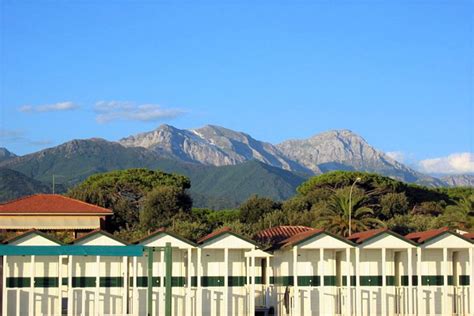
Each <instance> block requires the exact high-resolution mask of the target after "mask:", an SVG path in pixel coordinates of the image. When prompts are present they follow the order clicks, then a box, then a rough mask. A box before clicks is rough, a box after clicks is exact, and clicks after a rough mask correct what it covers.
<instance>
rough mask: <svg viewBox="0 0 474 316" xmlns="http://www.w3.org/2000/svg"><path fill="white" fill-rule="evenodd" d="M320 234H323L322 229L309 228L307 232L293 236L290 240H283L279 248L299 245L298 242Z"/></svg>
mask: <svg viewBox="0 0 474 316" xmlns="http://www.w3.org/2000/svg"><path fill="white" fill-rule="evenodd" d="M322 232H324V229H314V228H311V229H310V230H307V231H304V232H301V233H299V234H296V235H293V236H291V237H290V238H287V239H285V240H284V241H282V242H281V243H280V245H281V248H283V247H288V246H292V245H295V244H297V243H299V242H300V241H303V240H305V239H307V238H310V237H312V236H314V235H317V234H319V233H322Z"/></svg>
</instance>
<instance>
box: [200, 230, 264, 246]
mask: <svg viewBox="0 0 474 316" xmlns="http://www.w3.org/2000/svg"><path fill="white" fill-rule="evenodd" d="M226 234H229V235H232V236H235V237H237V238H240V239H242V240H244V241H246V242H248V243H251V244H253V245H255V246H258V244H257V243H256V242H255V240H252V239H249V238H246V237H244V236H242V235H239V234H237V233H234V232H233V231H232V230H231V229H230V227H222V228H221V229H218V230H216V231H213V232H212V233H210V234H208V235H206V236H204V237H202V238H201V239H199V240H198V241H197V243H198V244H199V245H205V244H207V243H209V242H211V241H212V240H214V239H216V238H219V237H220V236H223V235H226Z"/></svg>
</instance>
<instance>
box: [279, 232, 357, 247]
mask: <svg viewBox="0 0 474 316" xmlns="http://www.w3.org/2000/svg"><path fill="white" fill-rule="evenodd" d="M304 233H307V232H302V233H300V234H304ZM321 234H326V235H328V236H329V237H333V238H335V239H337V240H339V241H342V242H344V243H346V244H348V245H349V246H352V247H355V246H356V244H355V243H354V242H352V241H350V240H347V239H345V238H343V237H341V236H338V235H336V234H333V233H330V232H328V231H325V230H322V231H317V232H315V233H314V234H311V235H309V236H308V237H306V238H304V239H302V240H299V241H297V242H295V243H293V244H290V245H288V246H285V247H283V249H285V248H288V247H290V246H291V247H294V246H297V245H299V244H301V243H304V242H306V241H308V240H311V239H313V238H315V237H318V236H319V235H321ZM295 236H296V235H295Z"/></svg>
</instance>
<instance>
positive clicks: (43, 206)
mask: <svg viewBox="0 0 474 316" xmlns="http://www.w3.org/2000/svg"><path fill="white" fill-rule="evenodd" d="M112 214H113V212H112V211H111V210H109V209H106V208H103V207H100V206H97V205H93V204H90V203H86V202H83V201H80V200H76V199H72V198H69V197H66V196H63V195H59V194H35V195H30V196H25V197H22V198H19V199H16V200H12V201H9V202H6V203H3V204H0V216H1V215H112Z"/></svg>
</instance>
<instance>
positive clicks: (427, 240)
mask: <svg viewBox="0 0 474 316" xmlns="http://www.w3.org/2000/svg"><path fill="white" fill-rule="evenodd" d="M446 234H450V235H453V236H456V237H459V238H461V239H463V240H465V241H467V242H468V243H470V244H474V240H472V239H469V238H467V237H464V236H463V235H461V234H458V233H456V232H453V231H450V230H447V231H444V232H442V233H441V234H438V235H436V236H433V237H430V238H428V239H426V240H425V241H423V242H422V243H421V244H420V245H426V244H427V243H429V242H430V241H432V240H435V239H436V238H440V237H442V236H444V235H446Z"/></svg>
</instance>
